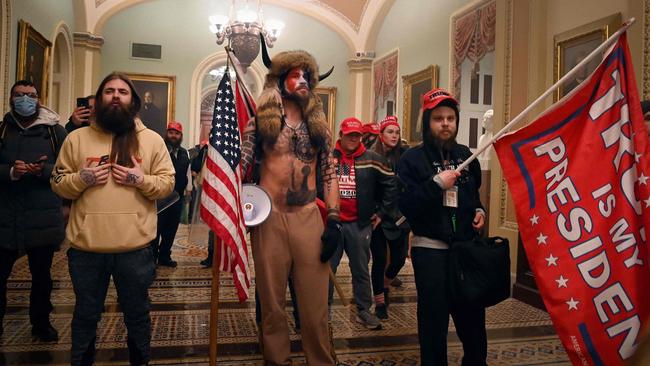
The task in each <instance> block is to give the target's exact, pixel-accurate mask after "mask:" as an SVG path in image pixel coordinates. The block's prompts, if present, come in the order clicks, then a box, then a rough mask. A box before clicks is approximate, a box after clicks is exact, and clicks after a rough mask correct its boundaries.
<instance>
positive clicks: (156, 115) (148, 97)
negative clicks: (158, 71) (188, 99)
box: [126, 73, 189, 138]
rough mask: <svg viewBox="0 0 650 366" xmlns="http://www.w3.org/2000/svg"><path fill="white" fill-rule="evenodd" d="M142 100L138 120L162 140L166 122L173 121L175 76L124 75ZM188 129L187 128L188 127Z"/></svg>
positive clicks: (165, 132)
mask: <svg viewBox="0 0 650 366" xmlns="http://www.w3.org/2000/svg"><path fill="white" fill-rule="evenodd" d="M126 75H128V76H129V78H131V80H132V81H133V84H134V85H135V90H136V91H137V92H138V95H139V96H140V99H141V100H142V106H141V107H140V119H141V120H142V122H143V123H144V124H145V126H147V128H149V129H152V130H154V131H156V132H158V134H160V136H162V137H163V138H164V137H165V135H166V134H167V122H170V121H173V120H174V102H175V96H176V93H175V84H176V77H175V76H164V75H148V74H133V73H126ZM188 127H189V126H188Z"/></svg>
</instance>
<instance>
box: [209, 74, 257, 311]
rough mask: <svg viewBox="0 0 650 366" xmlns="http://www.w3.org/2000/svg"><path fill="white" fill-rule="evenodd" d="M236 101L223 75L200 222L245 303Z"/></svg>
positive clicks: (246, 276)
mask: <svg viewBox="0 0 650 366" xmlns="http://www.w3.org/2000/svg"><path fill="white" fill-rule="evenodd" d="M235 99H236V97H235V95H234V94H233V92H232V88H231V86H230V76H229V74H228V71H227V70H226V72H225V73H224V76H223V78H222V79H221V82H220V83H219V88H218V89H217V97H216V99H215V102H214V114H213V116H212V129H211V130H210V138H209V146H208V156H207V159H206V162H205V168H206V169H205V176H204V178H203V194H201V218H202V219H203V221H205V223H206V224H208V226H209V227H210V229H212V231H214V233H215V236H216V238H217V245H216V247H215V250H216V251H218V253H219V254H220V256H219V258H221V261H220V262H219V270H221V271H225V272H232V275H233V280H234V283H235V287H236V288H237V295H238V296H239V301H245V300H246V299H248V289H249V288H250V276H249V270H248V249H247V246H246V228H245V226H244V216H243V214H242V210H241V203H240V202H241V201H240V193H241V189H242V177H241V169H240V165H239V162H240V160H241V136H240V134H239V126H238V123H237V121H238V120H237V111H236V109H235V103H236V101H235Z"/></svg>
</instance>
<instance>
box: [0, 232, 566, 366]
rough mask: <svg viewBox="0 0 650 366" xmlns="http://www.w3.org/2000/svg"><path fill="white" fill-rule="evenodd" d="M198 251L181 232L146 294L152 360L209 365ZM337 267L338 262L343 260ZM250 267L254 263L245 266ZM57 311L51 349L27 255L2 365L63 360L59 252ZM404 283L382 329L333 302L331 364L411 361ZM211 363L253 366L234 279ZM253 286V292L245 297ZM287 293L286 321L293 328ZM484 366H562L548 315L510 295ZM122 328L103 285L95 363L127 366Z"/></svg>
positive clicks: (254, 355) (246, 319)
mask: <svg viewBox="0 0 650 366" xmlns="http://www.w3.org/2000/svg"><path fill="white" fill-rule="evenodd" d="M204 256H205V248H204V247H202V246H200V245H195V244H192V243H189V242H188V235H187V227H186V226H183V225H182V226H181V228H179V233H178V236H177V240H176V243H175V244H174V249H173V257H174V258H175V259H176V260H177V261H178V262H179V266H178V267H177V268H175V269H170V268H159V269H158V274H157V280H156V281H155V283H154V285H153V287H152V289H151V291H150V295H151V300H152V313H151V317H152V330H153V331H152V356H153V359H154V360H153V362H152V364H159V365H207V364H208V358H207V355H208V347H209V308H210V275H211V272H210V270H208V269H204V268H202V267H201V266H200V265H199V264H198V262H199V260H200V259H202V258H203V257H204ZM344 261H345V259H344ZM251 269H252V267H251ZM52 272H53V278H54V280H55V281H54V292H53V295H52V301H53V303H54V306H55V309H54V313H53V314H52V323H53V325H54V326H55V327H56V328H57V329H58V330H59V335H60V339H59V342H57V343H39V342H37V341H35V340H34V339H33V338H32V336H31V333H30V331H31V327H30V325H29V315H28V304H29V287H30V282H29V281H30V274H29V270H28V267H27V261H26V258H21V259H20V260H19V261H18V262H17V263H16V265H15V267H14V271H13V274H12V277H11V278H10V283H9V285H8V288H9V291H8V310H7V315H6V316H5V323H4V327H5V330H4V334H3V335H2V336H1V337H0V365H65V364H68V363H69V349H70V321H71V319H72V311H73V308H74V293H73V292H72V286H71V283H70V279H69V277H68V268H67V263H66V256H65V252H64V251H60V252H58V253H57V254H56V256H55V259H54V264H53V268H52ZM400 278H401V279H402V280H403V282H404V284H403V285H402V286H401V287H400V288H394V289H393V290H392V291H391V298H392V299H393V303H392V304H391V307H390V316H391V317H390V319H389V320H388V321H387V322H384V323H383V324H382V325H383V327H382V329H381V330H378V331H370V330H366V329H365V328H363V327H361V326H360V325H359V324H357V323H356V322H355V321H354V318H355V314H354V313H355V311H356V310H354V309H352V308H353V307H345V306H343V305H342V304H341V303H340V302H339V301H335V304H334V307H333V319H332V323H333V329H334V339H335V347H336V351H337V355H338V358H339V362H340V363H339V365H364V366H365V365H367V366H370V365H381V366H389V365H419V356H418V342H417V330H416V304H415V301H416V294H415V284H414V280H413V270H412V267H411V266H410V263H409V262H408V261H407V265H406V266H405V268H404V269H403V271H402V273H401V274H400ZM337 279H338V281H339V282H340V284H341V287H342V288H343V290H344V292H345V293H346V295H347V297H348V298H351V297H352V296H351V295H352V286H351V282H350V272H349V268H348V266H347V265H346V264H344V265H342V266H341V267H339V271H338V274H337ZM219 282H220V284H221V290H220V294H219V298H220V315H219V324H218V332H219V361H218V364H219V365H260V364H262V362H261V355H260V353H259V348H258V345H257V328H256V325H255V308H254V303H253V302H252V301H249V302H247V303H244V304H240V303H238V302H237V300H236V295H235V291H234V288H233V283H232V279H231V278H230V277H229V276H227V275H222V276H221V278H220V281H219ZM252 291H253V290H252V289H251V294H252V293H253V292H252ZM291 311H292V308H291V305H290V302H289V297H287V318H288V320H289V323H290V324H291V329H293V318H292V316H291ZM487 328H488V338H489V345H488V346H489V349H488V363H489V364H490V365H565V364H568V360H567V357H566V354H565V352H564V348H563V347H562V344H561V343H560V341H559V339H558V338H557V336H556V334H555V331H554V330H553V327H552V325H551V321H550V319H549V317H548V315H547V314H546V313H545V312H543V311H540V310H538V309H536V308H533V307H530V306H528V305H526V304H523V303H521V302H519V301H517V300H514V299H509V300H506V301H504V302H503V303H501V304H499V305H497V306H494V307H492V308H489V309H488V311H487ZM449 331H450V334H449V352H448V353H449V361H450V364H451V365H457V364H460V360H461V358H462V346H461V344H460V342H459V341H458V338H457V337H456V334H455V328H454V327H453V322H450V328H449ZM291 340H292V349H293V350H296V352H295V354H294V364H303V363H304V357H302V355H301V353H300V352H299V350H300V345H299V344H300V335H299V334H298V333H295V332H293V331H292V334H291ZM125 341H126V329H125V327H124V322H123V319H122V316H121V314H120V313H119V312H118V306H117V297H116V293H115V290H114V289H110V290H109V292H108V296H107V298H106V311H105V313H104V314H103V317H102V321H101V323H100V325H99V329H98V345H97V346H98V353H97V363H96V364H97V365H124V364H128V352H127V350H126V345H125Z"/></svg>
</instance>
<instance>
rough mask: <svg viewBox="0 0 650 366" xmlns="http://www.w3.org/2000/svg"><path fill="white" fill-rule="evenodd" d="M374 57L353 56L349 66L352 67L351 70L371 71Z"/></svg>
mask: <svg viewBox="0 0 650 366" xmlns="http://www.w3.org/2000/svg"><path fill="white" fill-rule="evenodd" d="M372 60H373V59H372V58H368V57H364V58H353V59H350V60H349V61H348V67H349V68H350V72H363V71H370V68H371V66H372Z"/></svg>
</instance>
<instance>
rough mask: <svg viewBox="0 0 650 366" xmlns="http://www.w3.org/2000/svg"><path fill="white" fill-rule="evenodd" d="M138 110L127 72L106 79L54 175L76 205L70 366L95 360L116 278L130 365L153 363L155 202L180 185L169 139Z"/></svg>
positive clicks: (70, 232) (71, 226) (71, 235)
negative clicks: (109, 293)
mask: <svg viewBox="0 0 650 366" xmlns="http://www.w3.org/2000/svg"><path fill="white" fill-rule="evenodd" d="M140 106H141V101H140V97H139V96H138V94H137V93H136V90H135V87H134V86H133V83H132V82H131V80H130V79H129V78H128V77H127V76H126V75H122V74H117V73H113V74H110V75H108V76H107V77H106V78H105V79H104V80H103V81H102V83H101V84H100V86H99V88H98V89H97V93H96V95H95V108H96V109H95V111H96V118H95V121H93V122H92V123H91V125H90V127H89V128H81V129H78V130H75V131H74V132H72V133H71V134H70V135H68V138H66V140H65V141H64V143H63V146H62V147H61V153H60V154H59V157H58V159H57V161H56V165H55V168H54V171H53V173H52V179H51V185H52V189H53V190H54V192H55V193H57V194H59V195H60V196H62V197H64V198H67V199H70V200H72V201H73V202H72V208H71V211H70V219H69V222H68V227H67V229H66V237H67V239H68V240H69V241H70V247H71V248H70V249H69V250H68V267H69V269H70V278H71V279H72V285H73V287H74V292H75V296H76V303H75V310H74V316H73V318H72V352H71V364H72V365H87V364H92V363H93V360H94V354H95V340H96V331H97V322H98V321H99V320H100V318H101V313H102V309H103V307H104V300H105V298H106V291H107V289H108V284H109V280H110V277H111V276H112V277H113V282H114V283H115V288H116V290H117V295H118V302H119V304H120V308H121V309H122V311H123V313H124V323H125V324H126V328H127V330H128V338H127V345H128V348H129V361H130V363H131V364H132V365H145V364H147V363H148V362H149V358H150V356H149V352H150V342H151V317H150V316H149V307H150V306H149V287H150V286H151V283H152V282H153V280H154V277H155V262H154V257H153V252H152V250H151V248H150V247H149V242H150V241H151V240H152V239H154V238H155V237H156V225H157V215H156V202H155V200H156V199H160V198H164V197H166V196H168V195H169V194H170V193H171V191H172V189H173V188H174V167H173V165H172V162H171V159H170V158H169V153H168V152H167V148H166V146H165V143H164V141H163V139H162V138H161V137H160V136H159V135H158V134H157V133H156V132H154V131H152V130H149V129H147V128H146V127H145V126H144V124H143V123H142V121H140V119H139V118H137V114H138V111H139V110H140Z"/></svg>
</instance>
